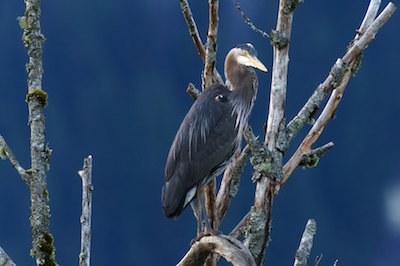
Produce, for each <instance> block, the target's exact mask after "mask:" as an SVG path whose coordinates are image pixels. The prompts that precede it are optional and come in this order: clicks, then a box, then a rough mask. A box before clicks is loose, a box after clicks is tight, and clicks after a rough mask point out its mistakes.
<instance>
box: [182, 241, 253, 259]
mask: <svg viewBox="0 0 400 266" xmlns="http://www.w3.org/2000/svg"><path fill="white" fill-rule="evenodd" d="M211 253H216V254H219V255H221V256H222V257H224V258H225V259H226V260H227V261H228V262H230V263H231V264H232V265H237V266H255V265H256V264H255V262H254V259H253V257H252V255H251V253H250V251H249V250H248V249H247V248H246V247H245V246H244V245H243V243H242V242H240V241H239V240H237V239H235V238H232V237H229V236H225V235H217V236H204V237H202V238H201V239H200V240H199V241H197V242H196V243H194V244H193V246H192V247H191V248H190V250H189V252H188V253H187V254H186V255H185V257H183V259H182V260H181V261H180V262H179V263H178V264H177V266H189V265H190V266H202V265H203V263H204V261H205V260H206V259H207V257H208V256H209V255H210V254H211Z"/></svg>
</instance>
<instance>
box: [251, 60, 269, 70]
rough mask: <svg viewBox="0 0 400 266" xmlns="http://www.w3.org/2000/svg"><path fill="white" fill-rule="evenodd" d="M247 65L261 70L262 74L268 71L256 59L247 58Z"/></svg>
mask: <svg viewBox="0 0 400 266" xmlns="http://www.w3.org/2000/svg"><path fill="white" fill-rule="evenodd" d="M249 64H250V65H251V66H252V67H255V68H258V69H259V70H262V71H264V72H267V71H268V69H267V68H266V67H265V66H264V64H263V63H261V61H260V60H258V58H257V57H249Z"/></svg>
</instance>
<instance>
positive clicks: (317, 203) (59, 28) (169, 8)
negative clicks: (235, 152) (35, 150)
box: [0, 0, 400, 266]
mask: <svg viewBox="0 0 400 266" xmlns="http://www.w3.org/2000/svg"><path fill="white" fill-rule="evenodd" d="M276 2H278V1H256V0H248V1H240V5H241V7H242V9H243V10H244V12H245V13H246V15H247V16H248V17H249V18H250V19H251V20H252V21H253V22H254V24H255V25H256V26H258V27H260V28H262V29H263V30H265V31H267V32H270V29H273V28H275V26H276V16H277V3H276ZM368 2H369V1H366V0H362V1H361V0H357V1H344V0H340V1H316V0H308V1H305V3H303V4H301V5H300V6H298V8H297V9H296V11H295V15H294V23H293V31H292V39H291V45H290V60H291V61H290V66H289V76H288V92H287V104H286V106H287V107H286V116H287V119H288V120H289V119H291V118H292V117H293V116H294V115H295V114H296V113H297V111H298V110H299V109H300V108H301V107H302V106H303V104H304V103H305V102H306V100H307V99H308V97H309V96H310V95H311V94H312V92H313V90H314V89H315V88H316V87H317V86H318V84H319V83H321V82H322V81H323V80H324V79H325V77H326V76H327V75H328V73H329V71H330V68H331V67H332V65H333V64H334V63H335V61H336V59H337V58H338V57H341V56H343V54H344V53H345V51H346V46H347V44H348V43H349V41H350V40H352V39H353V37H354V34H355V29H356V28H358V27H359V25H360V22H361V20H362V18H363V16H364V13H365V11H366V8H367V6H368ZM386 4H387V1H383V4H382V8H383V7H384V6H386ZM397 5H398V4H397ZM41 7H42V19H41V26H42V30H43V34H44V35H45V37H46V38H47V40H46V42H45V45H44V71H45V72H44V77H43V89H44V90H45V91H46V92H47V93H48V95H49V105H48V106H47V107H46V109H45V116H46V127H47V130H46V138H47V139H46V141H47V142H48V143H49V146H50V147H51V148H52V149H53V154H52V158H51V165H50V167H51V169H50V171H49V172H48V189H49V192H50V208H51V221H50V232H51V233H52V234H53V235H54V237H55V243H54V244H55V247H56V260H57V262H58V263H59V264H60V265H76V264H78V255H79V252H80V223H79V217H80V214H81V180H80V177H79V176H78V174H77V171H78V170H80V169H81V168H82V164H83V159H84V158H85V157H87V156H88V155H89V154H92V155H93V162H94V168H93V182H94V188H95V190H94V194H93V199H94V203H93V227H92V263H93V265H123V264H125V265H126V264H128V265H139V264H142V265H143V264H145V265H174V264H175V263H177V262H178V261H179V260H180V258H181V257H182V256H183V255H184V254H185V253H186V251H187V250H188V249H189V245H190V241H191V239H192V238H194V237H195V232H196V224H195V219H194V217H193V215H192V213H191V210H190V209H187V210H185V211H184V212H183V214H182V216H181V217H180V218H179V219H177V220H169V219H167V218H166V217H165V216H164V214H163V212H162V207H161V199H160V197H161V187H162V186H163V183H164V176H163V172H164V163H165V159H166V156H167V153H168V150H169V146H170V145H171V143H172V140H173V137H174V135H175V133H176V131H177V129H178V127H179V124H180V123H181V121H182V119H183V117H184V116H185V114H186V112H187V111H188V109H189V108H190V106H191V104H192V103H193V100H192V99H191V98H190V96H188V95H187V94H186V93H185V90H186V87H187V85H188V83H189V82H193V83H194V84H195V85H196V86H197V87H200V83H201V79H200V74H201V70H202V68H203V64H202V61H201V59H200V57H199V56H198V55H197V51H196V49H195V47H194V45H193V43H192V39H191V37H190V36H189V33H188V29H187V26H186V23H185V21H184V19H183V16H182V14H181V9H180V5H179V2H178V1H165V0H163V1H160V0H158V1H155V0H147V1H127V0H118V1H103V0H97V1H94V0H86V1H82V0H70V1H42V4H41ZM191 7H192V11H193V13H194V17H195V19H196V22H197V23H198V27H199V31H200V34H201V37H202V39H203V41H206V32H207V26H208V25H207V24H208V4H207V2H206V1H192V3H191ZM382 8H381V9H382ZM24 10H25V6H24V2H23V1H15V0H3V1H1V3H0V36H1V37H0V92H1V96H0V134H1V135H2V136H3V137H4V138H5V139H6V141H7V142H8V144H9V145H10V147H11V148H12V150H13V152H14V154H15V155H16V156H17V158H18V159H19V161H20V163H21V165H22V166H23V167H24V168H26V169H28V168H29V167H30V166H29V136H30V131H29V127H28V126H27V104H26V103H25V101H24V100H25V95H26V93H27V89H26V78H27V75H26V72H25V67H24V65H25V63H26V62H27V55H26V51H25V49H24V48H23V45H22V43H21V36H22V30H21V29H20V27H19V25H18V21H17V20H16V18H17V17H18V16H22V15H23V13H24ZM398 13H399V11H397V12H395V14H394V16H393V17H392V18H391V19H390V20H389V21H388V22H387V24H386V25H385V26H384V27H383V28H382V30H381V31H380V32H379V33H378V35H377V37H376V40H375V41H373V42H372V43H371V44H370V45H369V47H368V49H367V50H366V51H365V52H364V55H365V59H364V60H363V63H362V68H361V69H360V71H359V73H357V76H356V77H355V78H351V80H350V82H349V84H348V86H347V90H346V91H345V94H344V98H343V100H342V102H341V103H340V105H339V108H338V112H337V117H336V119H334V120H332V121H330V123H329V124H328V127H327V128H326V130H325V131H324V133H323V134H322V136H321V137H320V139H319V140H318V141H317V143H316V145H315V147H316V146H319V145H322V144H325V143H327V142H329V141H334V143H335V147H334V148H333V149H332V150H330V151H329V152H328V153H327V154H326V155H324V156H323V157H322V158H321V160H320V162H319V164H318V166H317V167H316V168H312V169H302V168H301V167H299V168H298V169H297V170H296V171H295V172H294V173H293V175H292V176H291V177H290V179H289V180H288V182H287V183H286V184H285V186H284V187H283V188H282V190H281V192H280V193H279V195H278V196H277V197H276V198H275V202H274V209H273V231H272V242H271V243H270V246H269V249H268V252H267V258H266V259H267V263H268V265H269V264H270V265H272V264H274V265H290V264H292V262H293V258H294V254H295V251H296V248H297V245H298V243H299V239H300V237H301V234H302V232H303V229H304V226H305V224H306V222H307V219H309V218H314V219H315V220H316V221H317V224H318V230H317V236H316V238H315V242H314V247H313V250H312V254H311V258H310V260H311V261H313V260H314V258H315V256H317V255H320V254H321V253H322V254H323V260H322V262H321V263H323V264H324V265H332V264H333V262H334V261H335V259H336V258H338V259H339V265H386V266H388V265H389V266H390V265H399V264H400V253H399V252H398V251H399V250H400V217H399V216H400V196H399V195H400V172H399V171H400V166H399V163H400V138H399V134H398V132H399V128H400V123H399V114H400V104H399V100H400V90H399V85H398V76H397V75H398V72H399V69H400V63H399V62H400V54H399V49H398V47H399V43H400V37H399V25H400V19H399V15H398ZM218 41H219V45H218V49H219V50H218V55H217V60H218V61H217V68H218V70H219V72H220V73H221V74H222V73H223V61H224V57H225V55H226V53H227V52H228V51H229V49H231V48H232V47H234V46H236V45H237V44H239V43H245V42H252V43H253V44H254V46H255V47H256V48H257V50H258V53H259V59H260V60H261V61H263V62H264V64H265V65H266V66H267V67H268V68H269V69H272V47H271V46H270V44H269V40H268V39H266V38H262V37H261V35H260V34H258V33H256V32H254V31H252V30H251V29H250V27H249V26H247V25H246V24H245V23H244V21H243V18H242V17H241V15H240V13H239V12H238V11H237V10H236V8H235V7H234V5H233V4H232V2H231V1H229V0H223V1H220V27H219V35H218ZM257 74H258V77H259V81H260V87H259V93H258V98H257V101H256V105H255V107H254V109H253V113H252V115H251V119H250V124H251V125H252V127H253V129H254V131H255V134H256V135H261V137H264V134H263V132H262V126H263V124H264V122H265V119H266V114H267V110H268V98H269V86H270V79H271V72H268V73H262V72H260V71H257ZM308 129H309V126H306V127H305V129H303V130H302V131H301V132H300V133H299V135H298V136H297V138H296V139H295V140H294V141H293V142H292V143H291V146H290V148H289V150H288V152H287V154H286V156H285V160H288V159H289V158H290V156H291V154H292V153H293V151H294V150H295V149H296V147H297V146H298V144H299V143H300V142H301V140H302V138H303V137H304V135H305V134H306V133H307V131H308ZM251 172H252V170H251V167H250V166H249V165H247V167H246V171H245V173H244V174H243V176H242V180H241V187H240V190H239V194H238V195H237V197H236V198H234V200H233V202H232V205H231V208H230V209H229V212H228V214H227V216H226V218H225V220H224V222H223V224H222V227H221V230H222V231H223V232H224V233H226V234H227V233H229V232H230V230H232V229H233V227H234V226H235V225H236V224H237V223H238V222H239V221H240V219H241V218H242V217H243V215H244V214H246V213H247V212H248V211H249V208H250V206H251V205H252V201H253V193H254V187H255V186H254V184H252V182H251V181H250V177H251ZM218 180H219V179H218ZM29 207H30V202H29V192H28V189H27V186H26V184H25V182H24V181H22V180H21V178H20V177H19V175H18V174H17V172H16V171H15V169H12V168H11V167H10V164H9V161H0V246H1V247H3V248H4V249H5V251H6V252H7V253H8V254H9V255H10V256H11V257H12V258H13V259H14V260H15V261H16V263H17V264H18V265H32V264H34V260H33V259H32V258H31V257H30V256H29V250H30V248H31V228H30V226H29V216H30V208H29Z"/></svg>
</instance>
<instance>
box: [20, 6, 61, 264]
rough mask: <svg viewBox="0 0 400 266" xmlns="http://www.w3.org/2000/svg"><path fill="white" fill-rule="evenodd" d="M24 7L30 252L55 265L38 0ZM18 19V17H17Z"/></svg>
mask: <svg viewBox="0 0 400 266" xmlns="http://www.w3.org/2000/svg"><path fill="white" fill-rule="evenodd" d="M25 4H26V11H25V14H24V16H23V18H21V20H24V23H20V26H22V27H23V28H24V33H23V36H22V41H23V43H24V46H25V48H26V49H27V51H28V56H29V62H28V63H27V64H26V71H27V73H28V81H27V83H28V94H27V95H26V101H27V103H28V109H29V125H30V128H31V169H29V170H27V172H28V173H29V175H28V178H27V184H28V186H29V189H30V194H31V213H32V214H31V218H30V222H31V227H32V233H33V235H32V238H33V241H32V245H33V248H32V250H31V255H32V256H35V257H36V264H37V265H56V262H55V258H54V250H55V249H54V246H53V236H52V235H51V234H50V233H49V223H50V222H49V216H50V214H49V207H48V205H47V204H48V201H49V193H48V191H47V181H46V177H47V170H48V168H49V165H48V163H49V160H50V155H51V150H50V149H49V148H48V147H47V146H46V144H45V123H44V121H45V118H44V115H43V109H44V107H45V106H46V105H47V93H45V92H44V91H43V90H42V75H43V43H44V41H45V38H44V36H43V34H42V32H41V27H40V16H41V11H40V0H26V1H25ZM20 22H21V21H20Z"/></svg>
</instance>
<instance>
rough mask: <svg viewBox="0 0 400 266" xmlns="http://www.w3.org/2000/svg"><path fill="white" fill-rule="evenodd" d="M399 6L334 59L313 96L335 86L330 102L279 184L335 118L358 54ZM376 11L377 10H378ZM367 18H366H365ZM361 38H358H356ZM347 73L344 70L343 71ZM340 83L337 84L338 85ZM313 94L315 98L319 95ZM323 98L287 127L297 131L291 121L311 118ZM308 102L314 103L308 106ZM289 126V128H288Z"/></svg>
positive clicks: (385, 12)
mask: <svg viewBox="0 0 400 266" xmlns="http://www.w3.org/2000/svg"><path fill="white" fill-rule="evenodd" d="M371 4H373V5H376V1H372V2H371ZM374 10H376V8H368V11H367V15H366V16H367V17H368V19H367V18H365V19H364V20H363V23H362V25H364V26H363V27H365V25H367V23H368V21H370V20H371V16H373V15H374ZM395 10H396V7H395V6H394V5H393V4H392V3H389V4H388V5H387V6H386V8H385V9H384V10H383V11H382V12H381V14H380V15H379V16H378V18H376V19H375V20H374V22H373V23H372V24H371V26H370V27H369V28H368V29H367V30H366V32H365V33H364V34H362V36H361V37H360V38H359V39H358V36H356V38H355V43H354V45H353V46H352V47H351V48H350V49H349V50H348V52H347V53H346V54H345V55H344V56H343V58H342V59H338V60H337V61H336V63H335V66H334V67H333V68H332V71H331V72H330V74H329V76H328V77H327V78H326V79H325V81H324V83H323V84H322V85H320V86H319V88H321V89H317V90H318V92H317V90H316V92H314V94H313V96H314V95H315V94H317V93H321V95H323V94H326V93H328V92H330V91H331V90H332V89H334V88H336V89H335V90H334V91H333V92H332V94H331V97H330V99H329V101H328V102H327V104H326V106H325V108H324V110H323V111H322V113H321V114H320V116H319V118H318V119H317V121H316V122H315V124H314V125H313V127H312V128H311V130H310V131H309V133H308V134H307V136H306V137H305V138H304V140H303V142H302V143H301V144H300V146H299V147H298V149H297V150H296V152H295V153H294V154H293V156H292V157H291V158H290V160H289V161H288V162H287V163H286V164H285V166H284V167H283V173H284V179H283V180H282V182H281V184H280V186H282V185H283V184H284V183H285V182H286V180H287V179H288V178H289V176H290V175H291V174H292V173H293V171H294V170H295V169H296V168H297V166H298V165H299V164H300V162H301V159H300V157H302V156H303V155H304V154H306V153H307V152H308V151H309V150H310V149H311V146H312V145H313V144H314V143H315V141H316V140H317V139H318V137H319V136H320V135H321V133H322V131H323V130H324V128H325V126H326V125H327V123H328V122H329V120H330V119H331V118H332V116H333V114H334V113H335V112H336V109H337V106H338V104H339V102H340V100H341V99H342V95H343V92H344V89H345V88H346V85H347V83H348V81H349V79H350V76H351V74H352V71H348V70H349V69H352V67H353V65H354V64H355V61H356V60H357V58H358V56H359V54H360V53H361V52H362V51H363V49H365V47H366V46H367V45H368V44H369V43H370V42H371V41H372V40H373V39H374V38H375V35H376V34H377V32H378V31H379V29H380V28H381V27H382V26H383V25H384V23H386V21H387V20H388V19H389V18H390V17H391V16H392V14H393V12H394V11H395ZM375 14H376V13H375ZM365 21H366V22H365ZM358 32H360V34H361V33H362V32H361V30H359V31H358ZM357 39H358V41H357ZM341 69H347V70H346V71H340V70H341ZM343 73H344V74H343ZM336 86H338V87H336ZM321 95H319V97H318V96H317V97H318V99H321V100H322V99H323V97H322V96H321ZM317 97H314V98H317ZM319 103H320V102H318V101H310V100H309V101H308V102H307V104H306V106H305V107H303V109H302V110H301V111H300V113H302V112H304V113H303V114H301V115H299V114H300V113H299V114H298V115H297V116H296V117H295V119H293V120H292V121H293V123H292V121H291V123H289V125H288V131H290V132H292V133H293V132H294V130H293V128H294V126H293V127H292V125H296V124H297V126H299V124H303V125H304V124H305V122H306V121H305V119H306V118H307V116H308V118H307V119H309V117H310V115H311V114H312V112H311V110H316V108H318V105H319ZM308 104H310V105H312V106H311V107H310V106H307V105H308ZM301 117H302V118H303V119H304V120H300V119H298V118H301ZM289 126H290V128H289Z"/></svg>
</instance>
